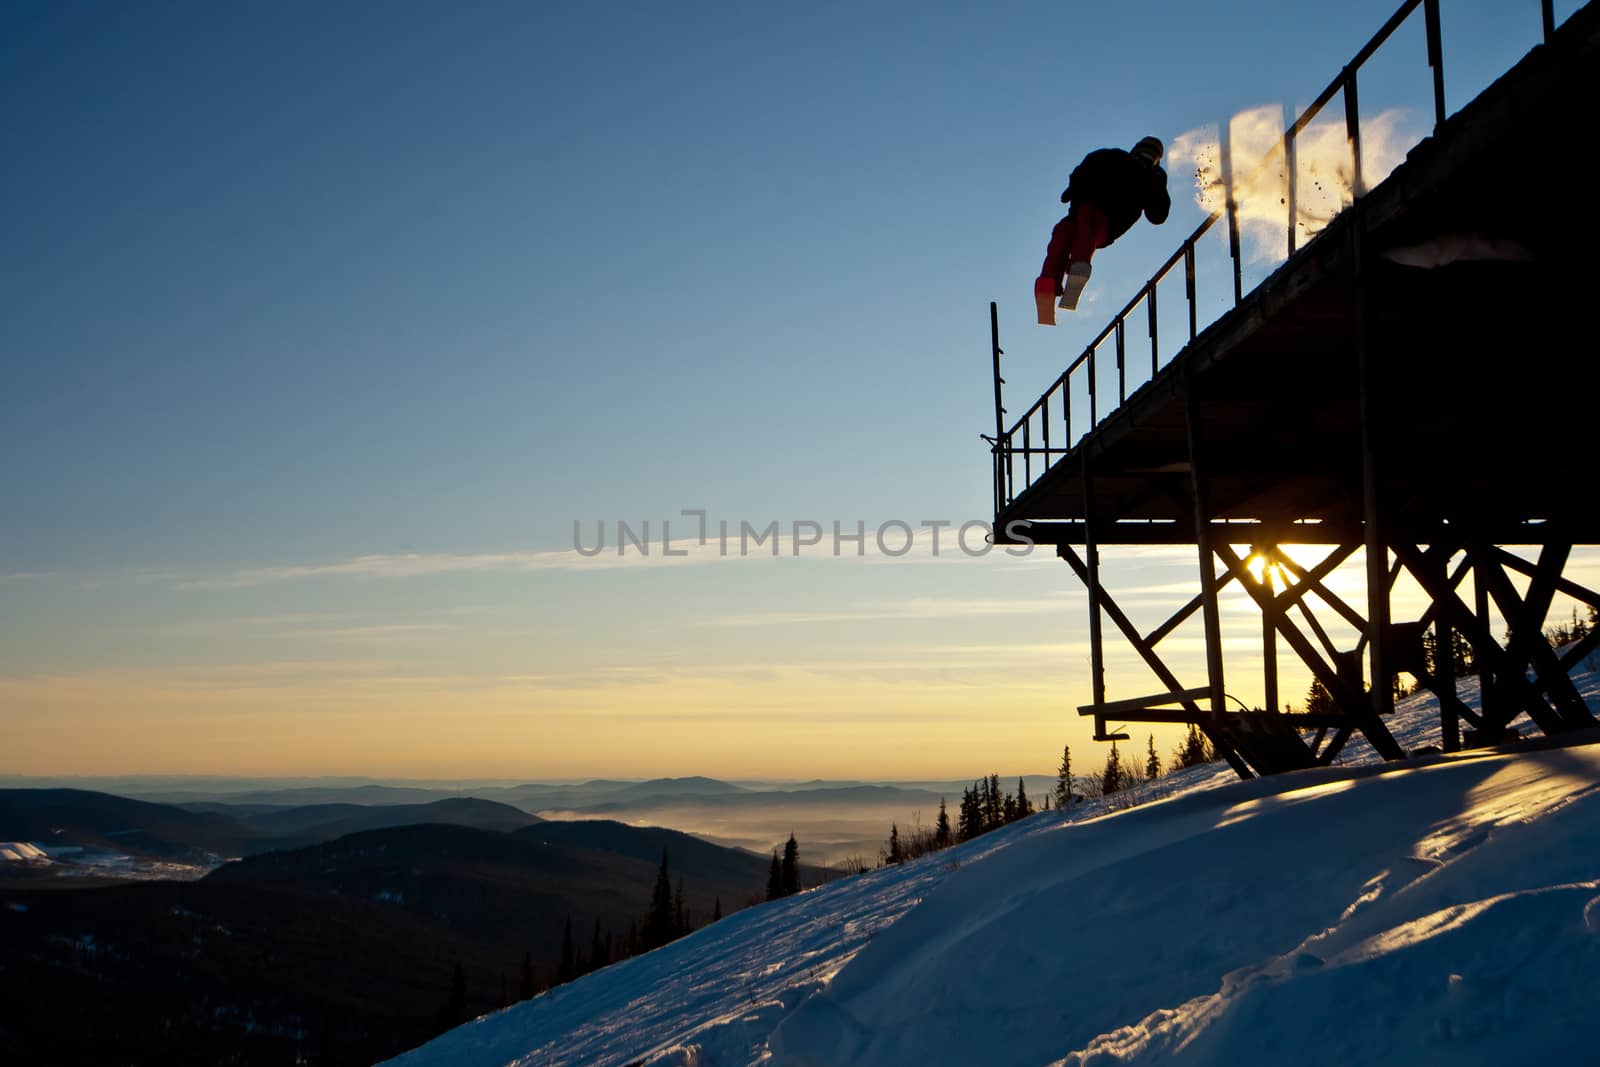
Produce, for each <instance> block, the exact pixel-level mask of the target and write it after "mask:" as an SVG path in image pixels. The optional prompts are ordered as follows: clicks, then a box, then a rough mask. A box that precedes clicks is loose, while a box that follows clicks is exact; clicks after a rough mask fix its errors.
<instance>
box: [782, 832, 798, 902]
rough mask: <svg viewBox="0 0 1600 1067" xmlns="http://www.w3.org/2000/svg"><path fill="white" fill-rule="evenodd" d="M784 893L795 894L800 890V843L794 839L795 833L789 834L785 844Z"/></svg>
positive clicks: (785, 894) (786, 894) (783, 865)
mask: <svg viewBox="0 0 1600 1067" xmlns="http://www.w3.org/2000/svg"><path fill="white" fill-rule="evenodd" d="M781 873H782V875H783V895H784V896H786V897H787V896H793V895H794V894H796V893H798V892H800V843H799V842H797V841H796V840H795V839H794V834H792V833H791V834H790V835H789V840H788V841H786V842H784V845H783V864H782V870H781Z"/></svg>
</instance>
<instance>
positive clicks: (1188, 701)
mask: <svg viewBox="0 0 1600 1067" xmlns="http://www.w3.org/2000/svg"><path fill="white" fill-rule="evenodd" d="M1210 696H1211V689H1210V687H1208V686H1201V687H1200V688H1198V689H1183V690H1179V691H1178V692H1174V693H1155V694H1153V695H1151V696H1147V697H1128V698H1127V699H1126V700H1108V701H1102V702H1101V703H1098V704H1080V705H1079V706H1078V714H1079V715H1121V714H1122V713H1123V712H1125V711H1142V710H1148V709H1152V708H1158V707H1160V706H1162V705H1163V704H1182V705H1184V706H1185V707H1195V702H1196V701H1199V700H1203V699H1206V698H1208V697H1210ZM1189 714H1193V713H1192V712H1191V713H1189ZM1180 721H1182V722H1188V721H1189V720H1188V719H1182V720H1180Z"/></svg>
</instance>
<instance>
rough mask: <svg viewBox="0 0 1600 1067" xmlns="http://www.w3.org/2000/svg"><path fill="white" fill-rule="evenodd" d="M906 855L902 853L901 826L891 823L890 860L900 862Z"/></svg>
mask: <svg viewBox="0 0 1600 1067" xmlns="http://www.w3.org/2000/svg"><path fill="white" fill-rule="evenodd" d="M904 859H905V857H904V856H902V855H901V854H900V827H899V826H898V825H896V824H894V823H890V824H889V862H890V863H899V862H901V861H902V860H904Z"/></svg>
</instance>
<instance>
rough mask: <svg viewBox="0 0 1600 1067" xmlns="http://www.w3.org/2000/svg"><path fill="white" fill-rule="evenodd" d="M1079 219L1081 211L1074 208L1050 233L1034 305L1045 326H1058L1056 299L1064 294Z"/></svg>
mask: <svg viewBox="0 0 1600 1067" xmlns="http://www.w3.org/2000/svg"><path fill="white" fill-rule="evenodd" d="M1076 219H1077V211H1076V209H1074V210H1073V211H1071V212H1069V213H1068V215H1067V217H1066V218H1064V219H1062V220H1061V221H1060V222H1058V223H1056V228H1055V229H1054V230H1052V231H1050V244H1049V247H1047V248H1046V249H1045V253H1044V266H1042V267H1040V268H1039V277H1037V278H1035V279H1034V282H1033V302H1034V304H1035V305H1036V306H1037V308H1038V312H1039V325H1041V326H1054V325H1055V324H1056V297H1057V296H1058V295H1059V294H1060V292H1061V278H1062V275H1064V274H1066V272H1067V262H1068V257H1069V255H1070V254H1071V251H1072V246H1073V244H1074V241H1075V234H1076V231H1077V230H1078V229H1079V227H1078V225H1077V221H1076Z"/></svg>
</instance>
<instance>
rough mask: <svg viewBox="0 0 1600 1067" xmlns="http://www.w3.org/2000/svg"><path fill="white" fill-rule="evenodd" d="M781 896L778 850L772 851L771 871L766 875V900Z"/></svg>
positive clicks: (781, 885) (781, 873)
mask: <svg viewBox="0 0 1600 1067" xmlns="http://www.w3.org/2000/svg"><path fill="white" fill-rule="evenodd" d="M781 896H783V865H782V864H780V863H779V862H778V850H777V849H773V850H772V870H771V871H769V872H768V873H767V899H768V900H777V899H778V898H779V897H781Z"/></svg>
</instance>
